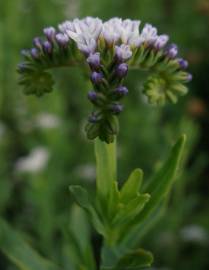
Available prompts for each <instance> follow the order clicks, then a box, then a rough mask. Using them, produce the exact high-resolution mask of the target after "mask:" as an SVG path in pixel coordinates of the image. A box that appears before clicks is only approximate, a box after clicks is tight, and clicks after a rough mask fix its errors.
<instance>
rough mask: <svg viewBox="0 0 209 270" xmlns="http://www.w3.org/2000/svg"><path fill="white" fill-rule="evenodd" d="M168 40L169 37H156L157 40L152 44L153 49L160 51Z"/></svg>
mask: <svg viewBox="0 0 209 270" xmlns="http://www.w3.org/2000/svg"><path fill="white" fill-rule="evenodd" d="M168 40H169V36H167V35H161V36H158V38H157V40H156V41H155V43H154V47H155V48H156V49H157V50H160V49H162V48H163V47H164V46H165V45H166V43H167V42H168Z"/></svg>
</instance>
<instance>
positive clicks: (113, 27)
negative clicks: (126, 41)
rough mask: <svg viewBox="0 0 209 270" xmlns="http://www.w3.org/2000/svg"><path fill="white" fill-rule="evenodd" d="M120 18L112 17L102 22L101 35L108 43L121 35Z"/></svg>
mask: <svg viewBox="0 0 209 270" xmlns="http://www.w3.org/2000/svg"><path fill="white" fill-rule="evenodd" d="M121 27H122V19H120V18H112V19H110V20H109V21H107V22H105V23H104V24H103V30H102V36H103V37H104V39H105V41H106V42H107V43H108V44H113V43H115V42H117V41H118V40H119V39H120V37H121V30H122V28H121Z"/></svg>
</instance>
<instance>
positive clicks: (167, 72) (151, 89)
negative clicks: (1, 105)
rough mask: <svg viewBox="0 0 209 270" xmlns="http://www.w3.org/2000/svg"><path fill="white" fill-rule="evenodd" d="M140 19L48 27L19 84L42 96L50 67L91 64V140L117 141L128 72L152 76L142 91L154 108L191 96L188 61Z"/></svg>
mask: <svg viewBox="0 0 209 270" xmlns="http://www.w3.org/2000/svg"><path fill="white" fill-rule="evenodd" d="M140 24H141V22H140V21H134V20H130V19H126V20H122V19H120V18H112V19H110V20H108V21H106V22H102V21H101V20H100V19H99V18H92V17H86V18H84V19H81V20H79V19H74V20H73V21H66V22H64V23H62V24H60V25H59V26H58V30H56V29H55V28H53V27H48V28H45V29H44V31H43V32H44V35H45V39H41V38H39V37H38V38H35V39H34V41H33V44H34V47H33V48H32V49H30V50H24V51H23V52H22V54H23V56H24V62H22V63H21V64H20V65H19V66H18V71H19V73H20V75H21V76H20V84H22V85H24V92H25V93H26V94H36V95H39V96H40V95H42V94H44V93H46V92H49V91H51V90H52V86H53V80H52V77H51V75H50V73H48V72H47V69H50V68H53V67H59V66H72V65H74V64H77V63H81V62H86V63H87V65H88V66H89V70H90V80H91V82H92V86H93V87H92V89H91V90H90V91H89V93H88V99H89V100H90V102H91V103H92V104H93V107H94V109H93V112H92V114H91V115H90V117H89V121H88V124H87V125H86V132H87V136H88V138H90V139H94V138H96V137H100V139H101V140H103V141H106V142H108V143H109V142H112V141H113V140H114V135H116V134H117V133H118V119H117V116H118V115H119V114H120V113H121V111H122V110H123V105H122V104H121V100H122V98H123V97H124V96H126V95H127V94H128V89H127V88H126V87H125V86H124V78H125V77H126V75H127V73H128V70H129V69H131V68H138V69H141V70H145V71H149V72H151V75H150V76H149V77H148V79H147V81H146V82H145V83H144V89H143V93H144V94H145V95H146V96H147V98H148V101H149V102H150V103H152V104H164V103H165V102H166V101H170V102H173V103H175V102H177V99H178V96H179V95H184V94H186V93H187V87H186V86H185V83H186V82H189V81H190V80H191V79H192V76H191V74H189V73H188V72H186V69H187V67H188V62H187V61H186V60H184V59H182V58H179V56H178V47H177V45H175V44H170V45H168V40H169V37H168V36H167V35H159V34H158V32H157V29H156V28H155V27H153V26H152V25H150V24H145V25H144V27H143V28H142V29H141V30H140Z"/></svg>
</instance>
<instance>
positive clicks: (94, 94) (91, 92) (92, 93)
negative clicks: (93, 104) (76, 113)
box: [88, 90, 97, 101]
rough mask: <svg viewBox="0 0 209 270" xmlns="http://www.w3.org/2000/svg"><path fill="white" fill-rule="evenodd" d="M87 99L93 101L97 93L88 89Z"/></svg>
mask: <svg viewBox="0 0 209 270" xmlns="http://www.w3.org/2000/svg"><path fill="white" fill-rule="evenodd" d="M88 99H89V100H90V101H95V100H96V99H97V93H96V92H95V91H93V90H92V91H89V92H88Z"/></svg>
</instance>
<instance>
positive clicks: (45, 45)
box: [43, 41, 53, 54]
mask: <svg viewBox="0 0 209 270" xmlns="http://www.w3.org/2000/svg"><path fill="white" fill-rule="evenodd" d="M43 49H44V52H45V53H47V54H51V53H52V49H53V46H52V44H51V43H50V42H49V41H44V43H43Z"/></svg>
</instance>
